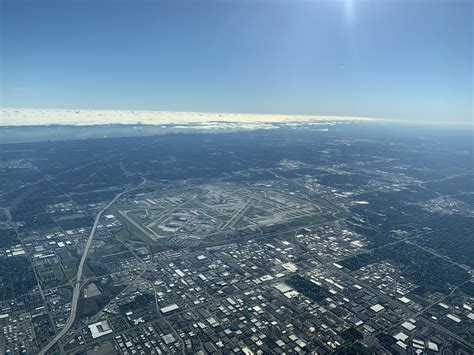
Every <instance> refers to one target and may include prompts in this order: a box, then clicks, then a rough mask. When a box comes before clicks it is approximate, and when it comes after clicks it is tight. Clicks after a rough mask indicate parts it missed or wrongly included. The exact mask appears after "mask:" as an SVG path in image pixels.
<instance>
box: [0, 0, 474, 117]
mask: <svg viewBox="0 0 474 355" xmlns="http://www.w3.org/2000/svg"><path fill="white" fill-rule="evenodd" d="M0 1H1V6H2V8H1V13H2V19H1V22H2V25H1V29H2V32H1V37H2V55H1V59H2V63H1V64H2V69H1V75H2V77H1V89H2V92H1V99H2V102H1V106H3V107H31V108H77V109H147V110H148V109H151V110H154V109H156V110H170V111H171V110H177V111H211V112H255V113H283V114H287V113H294V114H321V115H354V116H368V117H380V118H393V119H404V120H433V121H450V122H453V121H464V122H467V121H470V120H471V119H472V81H473V72H472V59H473V58H472V45H473V43H472V40H473V33H472V22H473V3H474V2H472V1H470V0H465V1H460V0H445V1H444V0H410V1H408V0H407V1H404V0H399V1H395V0H373V1H369V0H328V1H321V0H313V1H295V0H292V1H278V0H275V1H232V0H221V1H199V0H190V1H180V0H175V1H166V2H162V1H157V0H156V1H151V0H150V1H141V0H133V1H132V0H130V1H120V0H93V1H81V0H57V1H43V0H31V1H25V0H11V1H10V0H0Z"/></svg>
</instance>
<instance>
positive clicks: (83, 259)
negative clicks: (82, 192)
mask: <svg viewBox="0 0 474 355" xmlns="http://www.w3.org/2000/svg"><path fill="white" fill-rule="evenodd" d="M131 190H133V189H131ZM131 190H126V191H123V192H121V193H119V194H117V195H116V196H115V197H114V198H113V199H112V200H111V201H110V202H109V203H108V204H107V206H105V207H104V208H103V209H101V210H100V211H99V213H98V214H97V216H96V217H95V221H94V225H93V226H92V229H91V232H90V234H89V238H88V239H87V242H86V245H85V247H84V252H83V253H82V257H81V261H80V263H79V267H78V268H77V275H76V283H75V284H74V290H73V292H72V301H71V313H70V314H69V318H68V320H67V322H66V325H65V326H64V328H63V329H61V331H60V332H59V333H58V334H56V336H55V337H54V338H53V339H51V341H50V342H49V343H48V344H47V345H46V346H45V347H44V348H43V349H42V350H41V351H40V353H39V354H40V355H44V354H46V353H47V352H48V351H49V350H50V349H51V348H52V347H53V346H54V345H55V344H56V343H57V342H58V341H59V340H60V339H61V338H62V337H63V336H64V334H66V333H67V332H68V331H69V329H70V328H71V326H72V325H73V323H74V320H75V319H76V312H77V303H78V301H79V295H80V294H81V286H82V285H81V279H82V271H83V269H84V263H85V262H86V259H87V254H88V252H89V249H90V247H91V244H92V240H93V239H94V235H95V231H96V229H97V226H98V225H99V221H100V218H101V217H102V214H103V213H104V212H105V211H106V210H107V209H109V208H110V206H112V205H113V204H114V203H115V201H117V199H119V198H120V197H121V196H122V195H124V194H125V193H127V192H129V191H131Z"/></svg>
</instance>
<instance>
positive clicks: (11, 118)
mask: <svg viewBox="0 0 474 355" xmlns="http://www.w3.org/2000/svg"><path fill="white" fill-rule="evenodd" d="M368 120H374V119H371V118H366V117H350V116H313V115H262V114H241V113H202V112H169V111H129V110H62V109H18V108H0V125H1V126H38V125H40V126H44V125H76V126H88V125H107V124H146V125H169V124H172V125H187V124H198V123H207V124H211V125H212V124H215V123H216V122H227V123H239V126H241V125H245V126H246V128H248V129H255V128H257V127H256V126H258V128H262V126H263V127H265V124H271V123H284V122H305V123H309V122H317V121H368ZM201 128H202V127H201ZM267 128H271V127H267Z"/></svg>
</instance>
